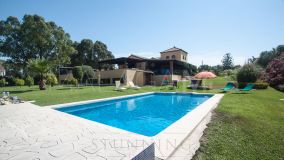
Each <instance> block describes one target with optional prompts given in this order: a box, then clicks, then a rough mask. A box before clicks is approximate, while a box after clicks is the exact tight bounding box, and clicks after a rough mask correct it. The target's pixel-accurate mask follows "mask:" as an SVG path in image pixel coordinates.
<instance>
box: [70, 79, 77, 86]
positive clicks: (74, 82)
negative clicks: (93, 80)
mask: <svg viewBox="0 0 284 160" xmlns="http://www.w3.org/2000/svg"><path fill="white" fill-rule="evenodd" d="M70 84H72V85H74V86H77V85H78V80H77V79H75V78H71V79H70Z"/></svg>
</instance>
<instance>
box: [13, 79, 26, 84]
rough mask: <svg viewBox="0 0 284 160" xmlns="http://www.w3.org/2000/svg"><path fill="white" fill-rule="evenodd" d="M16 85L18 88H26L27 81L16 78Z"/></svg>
mask: <svg viewBox="0 0 284 160" xmlns="http://www.w3.org/2000/svg"><path fill="white" fill-rule="evenodd" d="M15 85H16V86H24V85H25V81H24V80H23V79H20V78H16V79H15Z"/></svg>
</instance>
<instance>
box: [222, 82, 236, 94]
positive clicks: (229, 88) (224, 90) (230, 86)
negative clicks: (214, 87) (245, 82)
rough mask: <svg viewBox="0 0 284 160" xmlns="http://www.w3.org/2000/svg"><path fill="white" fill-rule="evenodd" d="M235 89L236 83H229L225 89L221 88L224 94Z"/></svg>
mask: <svg viewBox="0 0 284 160" xmlns="http://www.w3.org/2000/svg"><path fill="white" fill-rule="evenodd" d="M233 88H235V85H234V83H232V82H229V83H227V84H226V86H225V87H224V88H221V89H220V90H221V91H222V92H228V91H230V90H232V89H233Z"/></svg>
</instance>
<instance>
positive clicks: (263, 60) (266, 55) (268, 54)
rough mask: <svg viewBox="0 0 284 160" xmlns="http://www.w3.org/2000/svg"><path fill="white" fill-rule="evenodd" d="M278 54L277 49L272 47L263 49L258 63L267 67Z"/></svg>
mask: <svg viewBox="0 0 284 160" xmlns="http://www.w3.org/2000/svg"><path fill="white" fill-rule="evenodd" d="M277 56H278V53H277V51H276V49H274V48H273V49H272V50H271V51H263V52H261V53H260V55H259V58H258V60H257V64H258V65H260V66H261V67H263V68H266V67H267V65H268V63H269V62H271V61H272V60H273V59H274V58H276V57H277Z"/></svg>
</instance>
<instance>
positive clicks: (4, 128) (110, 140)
mask: <svg viewBox="0 0 284 160" xmlns="http://www.w3.org/2000/svg"><path fill="white" fill-rule="evenodd" d="M145 150H148V152H147V153H144V152H143V151H145ZM151 150H154V147H153V141H152V140H150V139H149V138H147V137H144V136H141V135H138V134H134V133H130V132H126V131H123V130H120V129H116V128H110V127H105V126H104V125H103V124H99V123H95V122H92V121H89V120H85V119H82V118H80V117H76V116H72V115H69V114H66V113H62V112H59V111H56V110H54V109H51V108H45V107H39V106H37V105H34V104H31V103H21V104H11V105H6V106H0V159H1V160H6V159H9V160H16V159H19V160H23V159H40V160H42V159H48V160H49V159H67V160H82V159H83V160H85V159H95V160H100V159H102V160H105V159H113V160H116V159H119V160H126V159H139V156H140V158H141V156H142V157H143V156H144V157H145V156H151V154H152V153H151ZM149 151H150V152H149ZM141 152H142V154H141ZM139 153H140V154H139ZM153 154H154V153H153ZM137 155H138V156H137Z"/></svg>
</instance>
